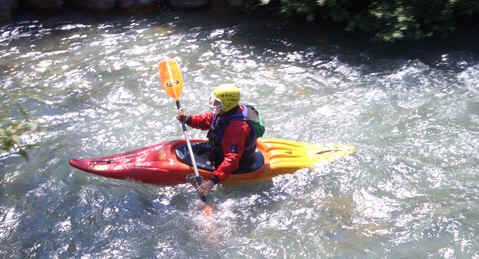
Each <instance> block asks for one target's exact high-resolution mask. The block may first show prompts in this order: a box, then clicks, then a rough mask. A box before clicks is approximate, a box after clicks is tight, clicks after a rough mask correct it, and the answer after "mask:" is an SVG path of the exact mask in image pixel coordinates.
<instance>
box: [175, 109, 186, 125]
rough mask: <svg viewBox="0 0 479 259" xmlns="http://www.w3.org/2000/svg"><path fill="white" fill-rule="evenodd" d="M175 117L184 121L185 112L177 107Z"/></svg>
mask: <svg viewBox="0 0 479 259" xmlns="http://www.w3.org/2000/svg"><path fill="white" fill-rule="evenodd" d="M176 119H177V120H179V121H184V122H186V113H185V111H184V110H183V108H180V109H178V113H177V114H176Z"/></svg>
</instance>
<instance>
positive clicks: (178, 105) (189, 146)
mask: <svg viewBox="0 0 479 259" xmlns="http://www.w3.org/2000/svg"><path fill="white" fill-rule="evenodd" d="M176 108H177V109H178V110H179V109H180V108H181V105H180V101H176ZM181 127H182V129H183V135H184V136H185V140H186V146H187V147H188V152H189V153H190V157H191V163H192V164H193V170H194V171H195V181H196V184H197V186H196V187H197V188H198V187H199V185H201V181H202V178H201V176H200V174H199V173H198V166H196V160H195V155H194V154H193V148H192V147H191V141H190V137H189V136H188V133H187V128H186V123H185V120H184V119H181ZM200 199H201V200H202V201H203V202H205V203H206V197H205V196H203V195H200Z"/></svg>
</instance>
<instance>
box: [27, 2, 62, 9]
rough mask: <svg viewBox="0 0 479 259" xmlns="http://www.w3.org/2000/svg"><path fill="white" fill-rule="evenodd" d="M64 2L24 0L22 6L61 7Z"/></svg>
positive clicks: (32, 7)
mask: <svg viewBox="0 0 479 259" xmlns="http://www.w3.org/2000/svg"><path fill="white" fill-rule="evenodd" d="M63 4H64V2H63V0H22V6H23V7H25V8H31V9H43V10H52V9H60V8H62V7H63Z"/></svg>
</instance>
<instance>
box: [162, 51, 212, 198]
mask: <svg viewBox="0 0 479 259" xmlns="http://www.w3.org/2000/svg"><path fill="white" fill-rule="evenodd" d="M158 71H159V72H160V79H161V86H162V87H163V89H164V90H165V91H166V93H167V94H168V95H169V96H171V97H173V98H174V99H175V101H176V108H177V109H178V110H179V109H180V108H181V105H180V94H181V91H182V90H183V77H182V76H181V72H180V67H179V66H178V63H176V61H175V60H173V59H168V60H163V61H161V62H160V63H159V64H158ZM181 126H182V128H183V134H184V136H185V139H186V145H187V147H188V151H189V153H190V157H191V162H192V163H193V170H194V171H195V177H194V184H195V185H196V188H198V187H199V186H200V185H201V181H202V177H201V176H200V174H199V173H198V167H197V166H196V160H195V156H194V154H193V149H192V148H191V142H190V137H189V136H188V134H187V132H186V131H187V128H186V125H185V121H184V120H181ZM200 199H201V200H202V201H203V202H205V203H206V197H205V196H204V195H200Z"/></svg>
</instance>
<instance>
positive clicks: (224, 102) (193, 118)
mask: <svg viewBox="0 0 479 259" xmlns="http://www.w3.org/2000/svg"><path fill="white" fill-rule="evenodd" d="M239 101H240V90H239V88H238V87H237V86H235V85H234V84H223V85H220V86H218V87H217V88H216V89H215V90H214V91H213V93H212V94H211V96H210V100H209V106H210V108H211V109H212V110H213V111H212V112H208V113H203V114H199V115H187V114H186V113H185V111H184V110H183V109H179V110H178V114H177V116H176V118H177V119H178V120H184V121H185V122H186V124H187V125H188V126H190V127H192V128H196V129H201V130H208V135H207V137H208V143H209V146H210V147H211V150H210V151H209V154H210V156H209V157H210V161H211V162H212V163H213V164H215V166H216V170H215V171H214V172H213V174H214V175H213V176H212V177H211V178H210V179H208V180H205V181H203V182H202V184H201V185H200V186H199V188H198V193H199V194H200V195H203V196H206V195H207V194H208V192H209V191H210V190H211V189H212V188H213V186H214V185H215V184H217V183H219V182H222V181H224V180H225V179H227V178H228V176H229V175H230V174H231V173H233V172H234V171H236V170H237V169H238V168H239V167H240V165H248V164H252V163H253V162H254V158H255V157H254V152H255V149H256V139H257V138H258V137H261V136H262V135H263V133H264V126H263V121H262V119H261V117H260V116H259V114H258V112H257V111H256V109H254V108H253V107H252V106H249V105H243V104H240V103H239Z"/></svg>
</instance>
